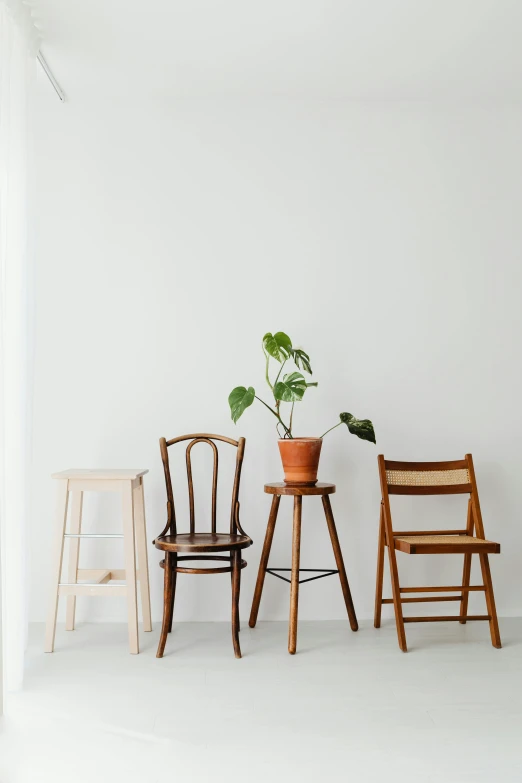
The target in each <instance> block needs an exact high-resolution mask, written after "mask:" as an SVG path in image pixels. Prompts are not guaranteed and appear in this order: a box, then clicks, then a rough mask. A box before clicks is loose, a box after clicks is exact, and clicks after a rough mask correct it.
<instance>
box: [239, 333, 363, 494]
mask: <svg viewBox="0 0 522 783" xmlns="http://www.w3.org/2000/svg"><path fill="white" fill-rule="evenodd" d="M262 348H263V354H264V357H265V380H266V382H267V384H268V387H269V389H270V394H271V398H272V399H270V402H266V401H265V400H262V399H261V397H259V396H258V395H257V394H256V392H255V389H254V388H253V387H252V386H248V387H246V386H236V388H235V389H233V390H232V391H231V392H230V395H229V398H228V403H229V405H230V411H231V414H232V421H233V422H234V423H237V421H238V419H239V418H240V416H241V415H242V414H243V413H244V412H245V410H246V409H247V408H248V407H250V405H252V403H253V402H254V400H258V401H259V402H260V403H261V404H262V405H264V406H265V408H266V409H267V410H269V411H270V413H271V414H272V415H273V416H275V418H276V420H277V421H276V423H275V426H276V429H277V432H278V434H279V437H280V440H279V449H280V452H281V457H282V460H283V466H284V468H285V481H286V482H287V483H289V484H290V483H291V484H315V483H316V478H317V466H318V464H319V456H320V453H321V445H322V439H323V437H324V436H325V435H326V434H328V433H329V432H331V431H332V430H334V429H335V428H336V427H340V426H341V424H345V425H346V426H347V428H348V431H349V432H351V433H352V435H357V437H358V438H361V439H362V440H368V441H370V442H371V443H375V432H374V429H373V425H372V423H371V421H370V420H369V419H357V418H356V417H355V416H353V415H352V414H351V413H340V414H339V421H338V422H337V423H336V424H334V425H333V427H330V429H328V430H326V432H324V433H323V435H321V436H320V437H319V438H298V437H296V436H295V435H294V434H293V422H294V406H295V404H296V402H297V403H299V402H301V401H302V400H303V397H304V395H305V393H306V391H307V390H308V389H309V388H311V387H313V386H317V385H318V384H317V382H315V381H311V380H307V379H306V377H305V375H303V373H306V375H307V376H309V377H311V376H312V367H311V364H310V357H309V355H308V354H307V353H306V352H305V351H303V349H302V348H294V346H293V345H292V341H291V339H290V337H289V336H288V335H287V334H285V333H284V332H276V333H275V334H272V333H271V332H267V334H265V336H264V337H263V342H262ZM273 362H276V363H277V364H276V374H275V377H273V376H272V377H273V380H271V366H272V363H273ZM289 363H292V364H293V365H294V367H295V369H293V371H292V372H287V373H284V374H283V370H284V369H285V368H287V367H288V364H289ZM288 369H291V368H288ZM283 403H288V404H289V405H290V408H289V409H288V408H285V409H284V410H283V407H282V404H283ZM314 466H315V468H314Z"/></svg>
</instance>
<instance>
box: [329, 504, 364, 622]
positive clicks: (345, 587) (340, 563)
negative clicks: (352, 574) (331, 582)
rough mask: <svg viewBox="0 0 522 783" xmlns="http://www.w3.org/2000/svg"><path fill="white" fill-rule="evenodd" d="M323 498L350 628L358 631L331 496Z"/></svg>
mask: <svg viewBox="0 0 522 783" xmlns="http://www.w3.org/2000/svg"><path fill="white" fill-rule="evenodd" d="M322 500H323V507H324V513H325V516H326V523H327V525H328V531H329V533H330V540H331V542H332V548H333V551H334V556H335V562H336V564H337V570H338V571H339V579H340V581H341V588H342V591H343V596H344V603H345V605H346V611H347V612H348V619H349V621H350V628H351V629H352V631H357V630H358V628H359V625H358V623H357V617H356V615H355V607H354V605H353V601H352V594H351V592H350V585H349V584H348V577H347V576H346V569H345V567H344V560H343V553H342V551H341V545H340V544H339V538H338V536H337V528H336V527H335V520H334V515H333V512H332V506H331V503H330V498H329V497H328V495H323V496H322Z"/></svg>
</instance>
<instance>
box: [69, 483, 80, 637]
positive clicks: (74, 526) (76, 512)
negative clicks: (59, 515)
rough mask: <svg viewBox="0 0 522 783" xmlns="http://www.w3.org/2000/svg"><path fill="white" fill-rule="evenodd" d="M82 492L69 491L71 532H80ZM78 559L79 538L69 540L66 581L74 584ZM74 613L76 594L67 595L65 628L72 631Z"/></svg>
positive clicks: (76, 576) (76, 577) (76, 578)
mask: <svg viewBox="0 0 522 783" xmlns="http://www.w3.org/2000/svg"><path fill="white" fill-rule="evenodd" d="M82 508H83V492H78V491H74V492H71V533H81V532H82ZM79 559H80V539H79V538H71V539H70V540H69V567H68V574H67V581H68V582H69V584H75V583H76V582H77V581H78V562H79ZM75 614H76V596H75V595H68V596H67V611H66V614H65V630H66V631H74V616H75Z"/></svg>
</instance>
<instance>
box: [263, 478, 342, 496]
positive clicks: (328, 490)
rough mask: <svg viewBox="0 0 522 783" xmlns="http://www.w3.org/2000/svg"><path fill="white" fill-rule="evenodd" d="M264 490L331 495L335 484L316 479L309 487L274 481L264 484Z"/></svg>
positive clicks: (290, 493)
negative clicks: (315, 482)
mask: <svg viewBox="0 0 522 783" xmlns="http://www.w3.org/2000/svg"><path fill="white" fill-rule="evenodd" d="M265 492H267V493H268V494H269V495H332V494H333V493H334V492H335V484H324V483H323V482H321V481H318V482H317V484H314V485H313V486H311V487H305V486H299V485H297V484H294V485H292V484H285V482H284V481H276V482H275V483H273V484H265Z"/></svg>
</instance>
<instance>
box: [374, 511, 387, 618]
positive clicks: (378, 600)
mask: <svg viewBox="0 0 522 783" xmlns="http://www.w3.org/2000/svg"><path fill="white" fill-rule="evenodd" d="M383 577H384V511H383V507H382V503H381V515H380V519H379V543H378V545H377V578H376V583H375V612H374V617H373V626H374V628H380V627H381V612H382V583H383Z"/></svg>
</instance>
